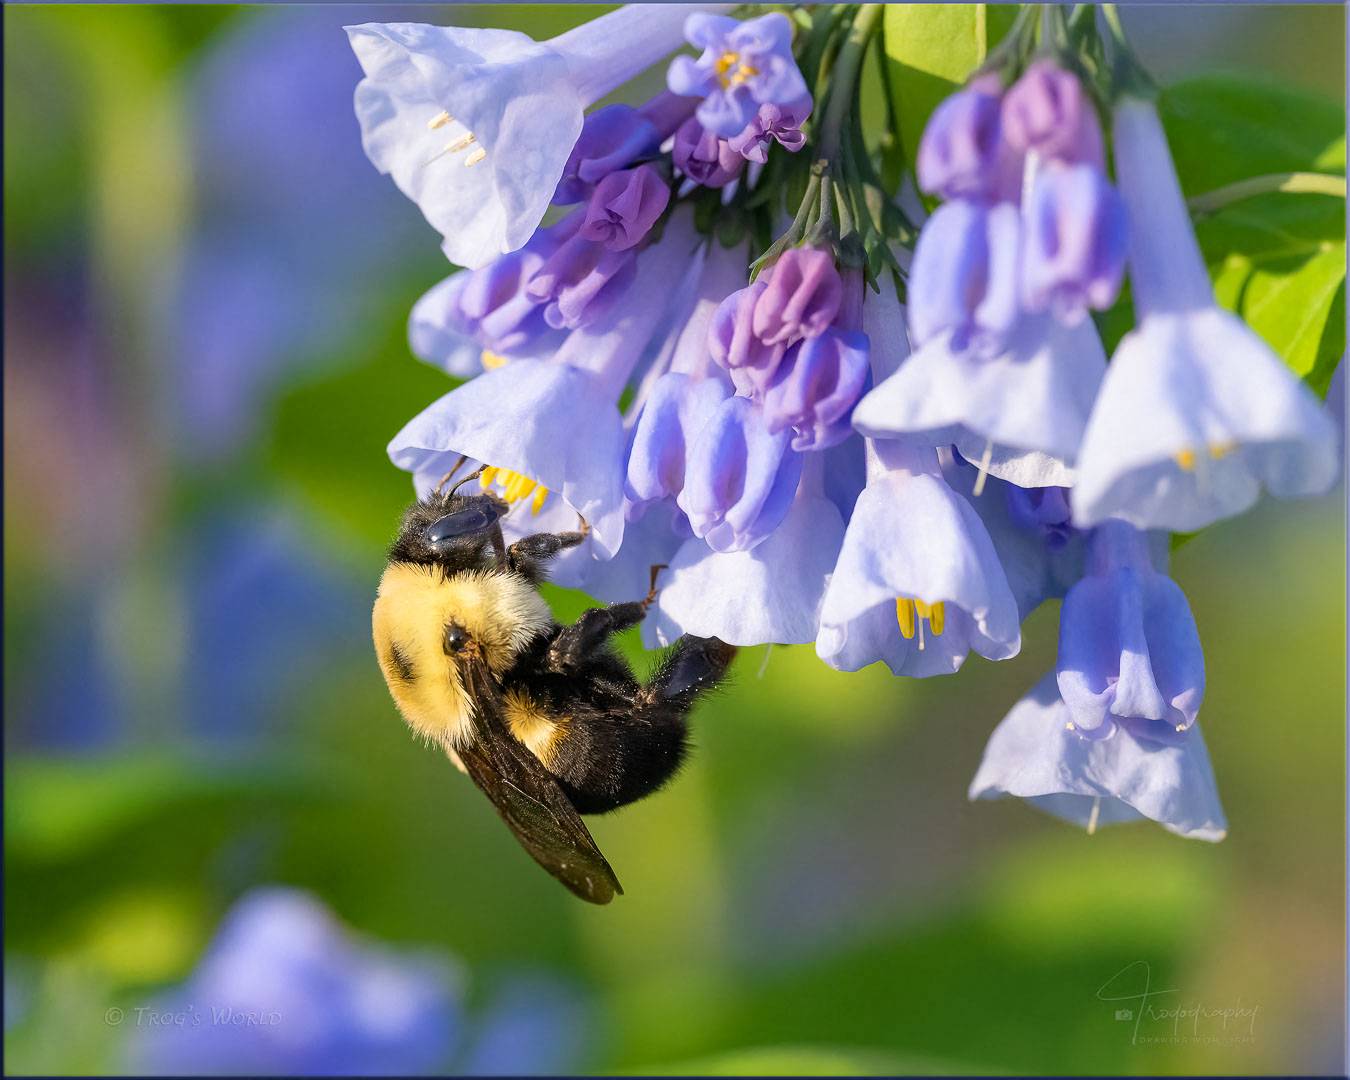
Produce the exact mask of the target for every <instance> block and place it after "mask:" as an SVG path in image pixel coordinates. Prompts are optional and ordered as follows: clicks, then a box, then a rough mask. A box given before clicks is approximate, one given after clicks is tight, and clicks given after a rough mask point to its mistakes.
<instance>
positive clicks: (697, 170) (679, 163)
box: [671, 116, 745, 188]
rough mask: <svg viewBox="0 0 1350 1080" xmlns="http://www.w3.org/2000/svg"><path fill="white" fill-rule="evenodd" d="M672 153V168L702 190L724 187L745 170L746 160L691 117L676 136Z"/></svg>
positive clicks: (723, 140)
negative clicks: (703, 188) (702, 187)
mask: <svg viewBox="0 0 1350 1080" xmlns="http://www.w3.org/2000/svg"><path fill="white" fill-rule="evenodd" d="M671 153H672V157H673V159H674V161H675V167H676V168H677V169H679V170H680V172H682V173H683V174H684V175H685V176H687V177H689V179H690V180H693V181H694V182H695V183H696V184H702V185H703V186H704V187H710V188H720V187H726V186H727V184H729V183H731V181H733V180H735V179H736V178H737V177H738V176H740V175H741V173H742V172H743V171H744V169H745V158H744V157H742V156H741V154H740V153H739V152H738V151H736V150H733V149H732V147H731V143H730V142H728V141H727V140H726V139H723V138H721V137H719V136H717V135H714V134H713V133H712V132H711V131H707V130H705V129H704V127H703V125H702V124H700V123H699V122H698V120H697V119H695V118H694V117H692V116H691V117H690V118H689V119H688V120H686V121H685V122H684V123H683V124H681V125H680V130H679V131H677V132H676V133H675V145H674V147H673V148H672V151H671Z"/></svg>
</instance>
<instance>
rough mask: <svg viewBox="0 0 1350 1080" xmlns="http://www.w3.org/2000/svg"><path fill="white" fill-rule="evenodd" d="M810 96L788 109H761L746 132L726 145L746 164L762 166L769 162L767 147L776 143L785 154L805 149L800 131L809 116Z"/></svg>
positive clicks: (771, 107)
mask: <svg viewBox="0 0 1350 1080" xmlns="http://www.w3.org/2000/svg"><path fill="white" fill-rule="evenodd" d="M811 104H812V103H811V95H810V94H807V95H806V96H805V97H803V98H798V99H797V100H796V101H793V102H790V103H789V104H787V105H761V106H760V107H759V112H757V113H756V114H755V116H754V118H753V119H752V120H751V121H750V123H748V124H746V125H745V130H744V131H742V132H741V133H740V134H739V135H737V136H736V137H735V138H733V139H731V140H729V141H728V144H727V145H728V146H730V147H731V149H732V150H734V151H735V152H736V153H738V154H740V155H741V156H742V157H743V158H745V160H746V161H757V162H759V164H761V165H763V164H764V163H765V162H766V161H768V160H769V144H770V143H771V142H773V140H775V139H776V140H778V142H779V143H780V144H781V145H782V147H783V149H784V150H788V151H790V152H792V153H794V154H795V153H796V152H797V151H798V150H800V149H801V148H802V147H803V146H805V145H806V132H804V131H802V130H801V127H802V124H803V123H804V122H805V121H806V118H807V117H808V116H810V115H811Z"/></svg>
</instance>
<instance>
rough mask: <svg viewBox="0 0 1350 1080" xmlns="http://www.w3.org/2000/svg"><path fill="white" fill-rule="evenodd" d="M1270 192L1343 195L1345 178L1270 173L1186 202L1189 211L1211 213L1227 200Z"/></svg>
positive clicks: (1321, 174) (1299, 173)
mask: <svg viewBox="0 0 1350 1080" xmlns="http://www.w3.org/2000/svg"><path fill="white" fill-rule="evenodd" d="M1272 191H1285V192H1288V193H1290V194H1294V195H1335V196H1338V197H1339V198H1342V199H1344V198H1345V177H1344V176H1327V175H1326V174H1325V173H1314V172H1286V173H1271V174H1270V175H1268V176H1253V177H1251V179H1249V180H1239V181H1238V182H1237V183H1235V184H1225V185H1224V186H1223V187H1221V188H1215V189H1214V190H1213V191H1207V192H1205V193H1204V194H1203V195H1197V196H1196V197H1195V198H1193V199H1188V200H1187V201H1186V206H1187V208H1188V209H1189V210H1190V211H1191V213H1192V214H1212V213H1213V212H1214V211H1215V210H1221V209H1223V208H1224V207H1225V206H1227V205H1229V204H1230V203H1235V202H1240V201H1241V200H1243V199H1249V198H1251V197H1252V196H1253V195H1265V194H1267V193H1269V192H1272Z"/></svg>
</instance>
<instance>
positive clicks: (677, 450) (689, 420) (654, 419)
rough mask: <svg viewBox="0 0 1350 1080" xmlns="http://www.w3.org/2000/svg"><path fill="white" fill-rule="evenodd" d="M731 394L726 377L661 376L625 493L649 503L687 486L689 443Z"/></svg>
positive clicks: (633, 448) (634, 445) (637, 435)
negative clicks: (685, 478)
mask: <svg viewBox="0 0 1350 1080" xmlns="http://www.w3.org/2000/svg"><path fill="white" fill-rule="evenodd" d="M730 393H731V391H730V390H729V389H728V388H727V386H726V384H725V383H723V382H722V380H721V379H720V378H707V379H698V378H694V377H691V376H689V375H685V374H683V373H681V372H675V371H671V372H667V373H666V374H665V375H662V376H661V378H659V379H657V380H656V383H655V385H654V386H653V387H652V390H651V393H650V394H649V395H648V397H647V400H646V402H645V403H644V404H643V406H642V415H641V416H639V417H638V422H637V424H636V425H635V426H634V428H633V435H632V439H631V440H630V442H629V444H628V466H627V474H628V479H627V482H626V483H625V485H624V494H625V495H626V496H627V497H628V499H629V501H630V502H633V503H639V504H641V503H647V502H651V501H653V500H656V499H663V498H665V497H666V496H668V495H678V494H679V493H680V491H681V490H683V488H684V472H685V459H686V456H687V454H688V449H689V446H690V445H691V444H692V443H693V442H694V440H695V439H696V438H697V437H698V434H699V432H700V431H702V430H703V426H704V425H705V424H706V423H707V422H708V419H709V417H711V416H712V414H713V411H714V410H715V409H716V408H717V406H719V405H720V404H721V403H722V402H723V401H725V400H726V399H727V397H729V396H730Z"/></svg>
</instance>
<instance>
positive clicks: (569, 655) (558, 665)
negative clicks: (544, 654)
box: [548, 564, 665, 673]
mask: <svg viewBox="0 0 1350 1080" xmlns="http://www.w3.org/2000/svg"><path fill="white" fill-rule="evenodd" d="M664 569H665V565H664V564H662V565H660V566H653V567H652V581H651V588H650V589H649V590H648V591H647V595H646V596H644V597H643V598H642V599H641V600H627V601H624V602H623V603H620V604H610V605H609V607H602V608H591V609H590V610H589V611H584V612H582V614H581V618H579V619H577V621H576V622H574V623H573V624H572V625H571V626H564V627H563V628H562V630H561V631H559V633H558V636H557V637H556V638H554V640H553V645H552V646H551V647H550V648H549V651H548V665H549V668H550V669H551V670H553V671H556V672H560V673H561V672H568V671H571V670H573V669H574V668H576V667H577V666H578V665H579V664H580V663H581V661H582V660H584V659H585V658H586V656H588V655H589V654H590V653H592V652H594V651H595V650H596V649H598V648H600V647H602V646H603V645H604V644H605V642H606V641H607V640H609V636H610V635H611V634H617V633H619V632H620V631H622V630H627V629H629V628H630V627H633V626H636V625H637V624H638V623H640V622H641V621H642V620H643V619H645V618H646V617H647V611H648V610H649V609H650V608H651V606H652V604H653V603H654V602H655V600H656V594H657V591H658V590H657V588H656V576H657V574H659V573H660V572H661V571H662V570H664Z"/></svg>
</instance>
